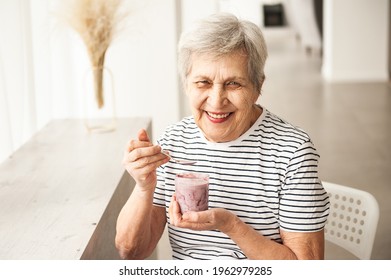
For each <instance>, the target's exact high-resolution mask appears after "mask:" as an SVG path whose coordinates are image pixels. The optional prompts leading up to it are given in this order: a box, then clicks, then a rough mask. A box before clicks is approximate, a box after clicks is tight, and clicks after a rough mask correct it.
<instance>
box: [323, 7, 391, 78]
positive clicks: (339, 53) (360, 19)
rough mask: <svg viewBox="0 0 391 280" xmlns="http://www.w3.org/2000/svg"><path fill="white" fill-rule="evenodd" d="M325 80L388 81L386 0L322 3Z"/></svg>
mask: <svg viewBox="0 0 391 280" xmlns="http://www.w3.org/2000/svg"><path fill="white" fill-rule="evenodd" d="M323 3H324V23H323V26H324V58H323V68H322V74H323V76H324V78H325V79H326V80H327V81H330V82H340V81H376V80H377V81H386V80H388V69H387V67H388V11H389V10H388V5H389V1H388V0H376V1H372V0H327V1H324V2H323Z"/></svg>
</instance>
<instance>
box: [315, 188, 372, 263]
mask: <svg viewBox="0 0 391 280" xmlns="http://www.w3.org/2000/svg"><path fill="white" fill-rule="evenodd" d="M322 183H323V186H324V188H325V189H326V191H327V192H328V193H329V196H330V214H329V217H328V220H327V224H326V226H325V239H326V240H328V241H329V242H332V243H334V244H336V245H338V246H340V247H342V248H343V249H345V250H347V251H349V252H350V253H352V254H353V255H355V256H356V257H357V258H359V259H362V260H369V259H370V258H371V254H372V247H373V243H374V240H375V234H376V229H377V224H378V221H379V205H378V203H377V201H376V199H375V198H374V196H373V195H372V194H370V193H368V192H365V191H362V190H358V189H355V188H351V187H347V186H342V185H337V184H333V183H329V182H322Z"/></svg>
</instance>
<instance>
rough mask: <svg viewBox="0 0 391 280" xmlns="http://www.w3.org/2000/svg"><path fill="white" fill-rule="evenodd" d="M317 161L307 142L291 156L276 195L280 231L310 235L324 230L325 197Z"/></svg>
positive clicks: (315, 154)
mask: <svg viewBox="0 0 391 280" xmlns="http://www.w3.org/2000/svg"><path fill="white" fill-rule="evenodd" d="M318 161H319V155H318V153H317V151H316V149H315V147H314V146H313V144H312V142H311V141H306V142H304V143H303V144H301V145H300V146H299V147H298V149H297V150H296V151H295V152H294V153H293V156H292V158H291V159H290V162H289V164H288V166H287V170H286V177H285V182H284V184H283V186H282V189H281V193H280V205H279V222H280V227H281V229H284V230H286V231H298V232H313V231H319V230H321V229H323V228H324V226H325V224H326V220H327V217H328V214H329V197H328V194H327V192H326V190H325V189H324V188H323V186H322V182H321V180H320V179H319V176H318Z"/></svg>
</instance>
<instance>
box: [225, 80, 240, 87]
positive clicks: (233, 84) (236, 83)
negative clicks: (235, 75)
mask: <svg viewBox="0 0 391 280" xmlns="http://www.w3.org/2000/svg"><path fill="white" fill-rule="evenodd" d="M241 86H242V85H241V84H239V83H238V82H235V81H231V82H228V83H226V87H227V88H228V89H238V88H240V87H241Z"/></svg>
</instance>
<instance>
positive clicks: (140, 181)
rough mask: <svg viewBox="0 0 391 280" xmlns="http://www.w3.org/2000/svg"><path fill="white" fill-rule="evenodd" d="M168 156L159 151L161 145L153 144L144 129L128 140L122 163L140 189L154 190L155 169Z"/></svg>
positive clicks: (163, 162)
mask: <svg viewBox="0 0 391 280" xmlns="http://www.w3.org/2000/svg"><path fill="white" fill-rule="evenodd" d="M169 160H170V158H169V157H168V156H166V155H164V154H162V153H161V147H160V146H158V145H153V144H152V143H151V141H150V139H149V136H148V134H147V132H146V131H145V129H141V130H140V131H139V132H138V135H137V140H135V139H132V140H130V141H129V142H128V144H127V146H126V150H125V154H124V157H123V160H122V164H123V166H124V167H125V169H126V170H127V171H128V173H129V174H130V175H131V176H132V177H133V179H134V180H135V181H136V185H138V186H139V187H140V188H141V190H144V191H148V190H154V188H155V186H156V183H157V176H156V169H157V168H158V167H159V166H160V165H162V164H165V163H167V162H168V161H169Z"/></svg>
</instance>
